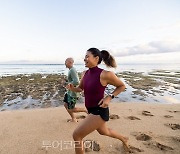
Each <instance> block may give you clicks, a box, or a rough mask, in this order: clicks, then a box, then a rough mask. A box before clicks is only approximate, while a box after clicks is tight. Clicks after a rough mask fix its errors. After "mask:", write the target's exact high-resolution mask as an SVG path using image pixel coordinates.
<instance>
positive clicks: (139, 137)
mask: <svg viewBox="0 0 180 154" xmlns="http://www.w3.org/2000/svg"><path fill="white" fill-rule="evenodd" d="M151 139H152V137H151V136H149V135H147V134H144V133H142V134H139V135H137V136H136V140H140V141H148V140H151Z"/></svg>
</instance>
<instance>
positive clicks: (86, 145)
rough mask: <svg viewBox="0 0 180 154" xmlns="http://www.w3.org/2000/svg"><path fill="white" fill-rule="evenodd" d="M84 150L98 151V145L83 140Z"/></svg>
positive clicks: (94, 142) (91, 141)
mask: <svg viewBox="0 0 180 154" xmlns="http://www.w3.org/2000/svg"><path fill="white" fill-rule="evenodd" d="M84 148H85V152H90V151H100V145H99V144H98V143H97V142H96V141H93V140H85V141H84Z"/></svg>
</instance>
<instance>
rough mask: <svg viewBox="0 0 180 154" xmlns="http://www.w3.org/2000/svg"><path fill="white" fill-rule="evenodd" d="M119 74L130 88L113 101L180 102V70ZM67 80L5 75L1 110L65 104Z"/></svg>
mask: <svg viewBox="0 0 180 154" xmlns="http://www.w3.org/2000/svg"><path fill="white" fill-rule="evenodd" d="M78 74H79V77H80V76H81V74H80V73H78ZM117 76H118V77H119V78H120V79H121V80H122V81H123V82H124V83H125V85H126V89H125V91H124V92H122V93H121V94H120V95H118V96H117V97H116V98H115V99H114V100H113V101H116V102H149V103H163V104H168V103H171V104H174V103H175V104H180V86H179V85H180V74H179V72H178V71H177V72H171V71H167V70H157V71H153V72H149V74H145V73H143V72H131V71H123V72H121V73H117ZM65 83H66V76H65V75H64V74H31V75H27V74H24V75H15V76H7V77H1V78H0V111H6V110H18V109H28V108H48V107H57V106H61V105H63V104H64V103H63V96H64V93H65V91H66V89H65V88H64V87H65ZM113 90H114V87H113V86H107V88H106V90H105V93H111V92H112V91H113ZM78 102H79V103H82V102H84V98H83V97H80V99H79V101H78Z"/></svg>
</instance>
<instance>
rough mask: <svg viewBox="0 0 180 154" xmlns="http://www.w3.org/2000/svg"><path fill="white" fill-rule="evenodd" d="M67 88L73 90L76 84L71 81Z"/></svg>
mask: <svg viewBox="0 0 180 154" xmlns="http://www.w3.org/2000/svg"><path fill="white" fill-rule="evenodd" d="M66 88H67V89H68V90H71V91H72V90H73V88H74V85H73V84H71V83H69V84H68V85H67V86H66Z"/></svg>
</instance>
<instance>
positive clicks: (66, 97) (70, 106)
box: [64, 93, 77, 109]
mask: <svg viewBox="0 0 180 154" xmlns="http://www.w3.org/2000/svg"><path fill="white" fill-rule="evenodd" d="M76 100H77V98H76V97H71V96H70V95H68V94H67V93H65V95H64V102H65V103H67V106H68V109H73V108H74V107H75V105H76Z"/></svg>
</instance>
